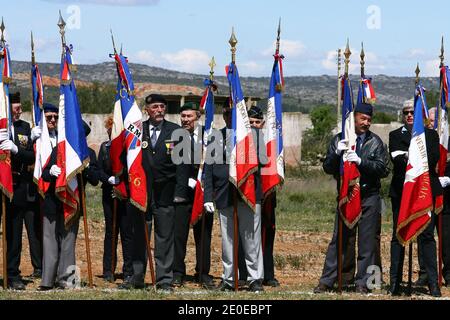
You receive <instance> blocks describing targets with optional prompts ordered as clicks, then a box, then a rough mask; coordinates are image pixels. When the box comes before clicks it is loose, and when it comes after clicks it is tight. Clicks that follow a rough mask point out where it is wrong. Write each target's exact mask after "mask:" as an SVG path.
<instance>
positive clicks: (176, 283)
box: [172, 274, 183, 288]
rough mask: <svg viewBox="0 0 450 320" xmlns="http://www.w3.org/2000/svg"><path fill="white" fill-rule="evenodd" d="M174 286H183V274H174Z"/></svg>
mask: <svg viewBox="0 0 450 320" xmlns="http://www.w3.org/2000/svg"><path fill="white" fill-rule="evenodd" d="M172 286H174V287H176V288H178V287H182V286H183V276H182V275H181V274H177V275H174V276H173V280H172Z"/></svg>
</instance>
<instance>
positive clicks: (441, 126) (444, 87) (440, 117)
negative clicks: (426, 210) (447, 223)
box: [434, 66, 450, 213]
mask: <svg viewBox="0 0 450 320" xmlns="http://www.w3.org/2000/svg"><path fill="white" fill-rule="evenodd" d="M449 76H450V71H449V69H448V67H447V66H443V67H441V86H440V87H441V97H440V98H441V100H440V102H439V106H438V108H436V117H435V119H436V121H435V122H434V128H435V129H436V130H437V131H438V134H439V155H440V156H439V163H438V174H439V176H440V177H443V176H444V175H445V167H446V166H447V153H448V138H449V132H448V111H447V106H448V104H449V100H448V98H449V95H448V94H449V93H448V89H449ZM443 207H444V196H443V195H440V196H437V197H436V204H435V209H434V212H435V213H440V212H441V211H442V209H443Z"/></svg>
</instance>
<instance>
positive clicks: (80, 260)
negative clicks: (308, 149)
mask: <svg viewBox="0 0 450 320" xmlns="http://www.w3.org/2000/svg"><path fill="white" fill-rule="evenodd" d="M388 184H389V180H385V181H384V182H383V191H382V194H386V193H387V192H386V190H387V186H388ZM384 201H385V210H384V211H385V212H384V213H383V228H382V247H381V252H382V259H383V278H384V280H385V281H386V282H387V283H388V282H389V272H388V269H389V246H390V244H389V241H390V233H391V228H392V225H391V215H392V213H391V210H390V203H389V200H388V199H386V198H385V199H384ZM277 203H278V206H277V216H276V219H277V235H276V240H275V250H274V251H275V253H274V257H275V267H276V270H275V273H276V277H277V278H278V279H279V280H280V282H281V287H279V288H267V287H266V288H265V292H264V293H261V294H253V293H250V292H247V291H246V290H245V289H246V287H244V288H242V290H240V291H239V292H238V293H223V292H215V291H214V292H213V291H206V290H203V289H200V288H199V287H198V284H196V283H194V282H192V281H187V282H186V285H185V286H184V287H183V288H180V289H176V291H175V292H174V293H173V294H170V295H165V294H160V293H157V292H155V290H154V288H153V287H152V286H151V285H148V287H147V288H146V290H132V291H121V290H118V289H117V285H118V284H120V283H121V281H122V280H121V279H117V280H116V283H115V284H110V283H106V282H104V281H103V280H102V278H101V274H102V254H103V228H104V223H103V212H102V207H101V190H100V188H92V187H88V188H87V208H88V217H89V233H90V243H91V244H90V247H91V256H92V261H93V264H92V267H93V274H94V285H95V287H94V288H93V289H90V288H87V287H86V282H87V263H86V254H85V241H84V234H83V226H82V224H81V223H80V230H79V234H78V241H77V265H78V266H79V267H80V269H81V276H82V281H83V285H82V287H81V289H74V290H64V291H63V290H52V291H49V292H38V291H36V288H37V287H38V286H39V281H38V280H33V279H30V278H28V277H27V276H28V275H29V274H31V272H32V268H31V264H30V260H29V253H28V243H27V238H26V234H25V232H24V236H23V254H22V264H21V271H22V275H23V277H24V280H25V281H26V282H27V290H26V291H25V292H14V291H9V290H7V291H1V290H0V299H42V300H47V299H48V300H66V299H67V300H72V299H83V300H84V299H89V300H91V299H93V300H96V299H108V300H109V299H127V300H128V299H132V300H141V299H144V300H145V299H177V300H179V299H198V300H207V299H217V300H229V299H239V300H246V299H263V300H266V299H267V300H269V299H275V300H303V299H317V300H324V299H338V300H339V299H391V297H390V296H389V295H387V294H386V288H385V287H384V288H382V289H379V290H375V291H374V292H373V293H372V294H371V295H369V296H360V295H356V294H354V293H351V292H348V293H344V294H341V295H338V294H333V293H331V294H322V295H314V294H313V293H312V289H313V288H314V286H315V285H316V284H317V282H318V279H319V277H320V274H321V271H322V267H323V261H324V257H325V252H326V249H327V246H328V242H329V240H330V238H331V231H332V229H333V224H334V218H335V205H336V184H335V181H334V180H333V179H332V178H331V177H330V176H326V175H325V174H323V173H320V172H317V173H310V174H308V175H307V176H306V177H305V176H302V177H298V178H289V179H287V180H286V183H285V185H284V187H283V188H282V189H281V190H280V191H278V194H277ZM218 227H219V226H218V219H217V215H216V217H215V225H214V229H213V244H212V250H211V251H212V257H211V261H212V266H211V274H212V275H213V276H214V278H215V282H216V284H218V283H219V282H220V277H221V273H222V265H221V238H220V232H219V228H218ZM119 249H120V248H119ZM119 251H120V250H119ZM118 256H119V258H120V257H121V253H120V252H119V254H118ZM194 257H195V252H194V241H193V236H192V233H191V234H190V236H189V242H188V253H187V258H186V265H187V273H188V275H192V274H193V273H194ZM416 260H417V259H415V261H414V262H415V263H414V270H416V271H417V270H418V266H417V261H416ZM119 266H121V260H119ZM405 269H406V267H405ZM119 271H120V269H118V272H119ZM119 277H120V275H119ZM414 277H417V274H416V273H415V274H414ZM150 282H151V281H150V276H149V274H148V273H147V277H146V283H147V284H149V283H150ZM443 295H444V297H447V298H448V297H450V291H449V290H448V289H447V288H443ZM402 298H406V297H402ZM406 299H410V298H406ZM413 299H429V296H428V295H427V294H426V291H422V292H421V291H419V292H418V293H417V294H415V295H414V296H413Z"/></svg>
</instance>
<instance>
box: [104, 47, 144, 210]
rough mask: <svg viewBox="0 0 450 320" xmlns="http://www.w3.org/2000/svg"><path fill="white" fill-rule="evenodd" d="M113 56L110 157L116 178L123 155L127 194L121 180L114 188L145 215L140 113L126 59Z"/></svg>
mask: <svg viewBox="0 0 450 320" xmlns="http://www.w3.org/2000/svg"><path fill="white" fill-rule="evenodd" d="M113 57H114V60H115V61H116V67H117V74H118V83H117V94H116V103H115V105H114V122H113V127H112V133H111V149H110V158H111V165H112V172H113V174H114V175H115V176H117V177H120V176H121V175H122V173H123V171H124V169H125V168H124V163H122V154H123V153H124V152H125V154H126V165H127V169H128V182H129V184H128V186H129V190H130V194H129V195H128V194H127V190H126V187H125V181H123V179H121V181H120V183H119V185H117V186H115V187H114V189H115V190H116V192H117V194H118V196H119V197H120V198H122V199H126V198H128V197H129V199H130V203H131V204H133V205H134V206H135V207H136V208H138V209H139V210H140V211H143V212H145V211H146V210H147V180H146V175H145V171H144V168H143V167H142V133H143V127H142V112H141V110H140V109H139V106H138V105H137V103H136V100H135V97H134V84H133V79H132V78H131V72H130V70H129V68H128V61H127V59H126V58H125V57H124V56H123V55H122V54H118V53H115V54H114V55H113Z"/></svg>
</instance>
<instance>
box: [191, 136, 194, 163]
mask: <svg viewBox="0 0 450 320" xmlns="http://www.w3.org/2000/svg"><path fill="white" fill-rule="evenodd" d="M194 155H195V138H194V133H193V132H192V133H191V159H190V160H191V163H194Z"/></svg>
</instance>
